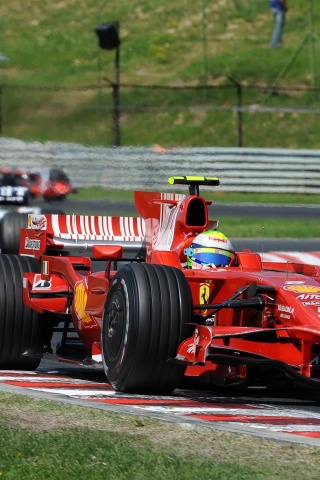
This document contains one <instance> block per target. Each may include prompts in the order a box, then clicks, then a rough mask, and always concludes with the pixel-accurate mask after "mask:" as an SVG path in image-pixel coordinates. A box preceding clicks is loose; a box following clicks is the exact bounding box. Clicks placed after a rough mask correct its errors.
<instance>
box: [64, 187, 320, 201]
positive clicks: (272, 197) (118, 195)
mask: <svg viewBox="0 0 320 480" xmlns="http://www.w3.org/2000/svg"><path fill="white" fill-rule="evenodd" d="M167 191H168V192H169V191H170V189H169V188H168V190H167ZM171 192H172V189H171ZM200 193H201V195H203V196H204V198H206V199H207V200H212V201H213V203H236V204H237V203H257V204H264V203H265V204H273V205H282V204H283V205H299V204H301V205H319V204H320V198H319V195H307V194H300V193H298V194H293V193H241V192H221V191H220V192H219V191H218V192H212V191H208V190H201V192H200ZM133 197H134V192H133V191H130V190H116V189H114V190H113V189H112V190H106V189H104V188H102V187H88V188H80V189H79V190H78V192H77V193H73V194H70V195H69V198H70V199H72V200H103V199H106V200H114V201H128V202H133Z"/></svg>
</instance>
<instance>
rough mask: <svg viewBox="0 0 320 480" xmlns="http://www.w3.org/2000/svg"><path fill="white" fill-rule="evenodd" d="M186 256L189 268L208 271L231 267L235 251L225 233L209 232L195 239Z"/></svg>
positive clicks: (186, 251)
mask: <svg viewBox="0 0 320 480" xmlns="http://www.w3.org/2000/svg"><path fill="white" fill-rule="evenodd" d="M185 254H186V256H187V265H188V268H193V269H207V268H212V267H226V266H228V265H230V263H231V260H232V257H233V255H234V249H233V246H232V244H231V242H230V240H229V239H228V238H227V237H226V236H225V235H224V234H223V233H221V232H218V231H217V230H207V231H206V232H203V233H200V234H199V235H198V236H197V237H195V239H194V240H193V242H192V243H191V245H190V248H187V249H186V250H185Z"/></svg>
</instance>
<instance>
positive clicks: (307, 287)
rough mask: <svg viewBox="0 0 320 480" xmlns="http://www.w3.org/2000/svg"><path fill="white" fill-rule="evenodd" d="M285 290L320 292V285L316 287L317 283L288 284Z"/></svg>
mask: <svg viewBox="0 0 320 480" xmlns="http://www.w3.org/2000/svg"><path fill="white" fill-rule="evenodd" d="M283 288H284V290H288V291H289V292H295V293H319V292H320V287H316V286H315V285H288V286H286V287H283Z"/></svg>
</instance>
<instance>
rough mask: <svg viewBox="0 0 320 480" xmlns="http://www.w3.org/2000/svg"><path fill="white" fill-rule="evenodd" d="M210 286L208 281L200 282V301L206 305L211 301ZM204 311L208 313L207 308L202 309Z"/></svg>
mask: <svg viewBox="0 0 320 480" xmlns="http://www.w3.org/2000/svg"><path fill="white" fill-rule="evenodd" d="M209 295H210V286H209V285H208V284H207V283H200V290H199V303H200V304H201V305H206V304H208V303H209ZM202 313H207V310H202Z"/></svg>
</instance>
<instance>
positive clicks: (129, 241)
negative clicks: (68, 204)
mask: <svg viewBox="0 0 320 480" xmlns="http://www.w3.org/2000/svg"><path fill="white" fill-rule="evenodd" d="M144 240H145V223H144V220H143V219H142V218H140V217H111V216H93V215H49V214H40V215H32V214H29V215H28V227H27V228H22V229H21V235H20V250H19V253H20V254H21V255H30V256H34V257H36V258H40V256H41V255H43V254H44V253H46V252H48V250H50V252H52V251H54V250H57V253H59V252H61V251H67V252H69V251H70V252H73V253H83V252H87V253H89V254H90V253H92V247H93V246H95V245H110V246H111V245H115V246H121V247H122V249H123V258H124V259H125V258H135V257H136V256H140V255H141V253H142V251H143V246H144Z"/></svg>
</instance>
